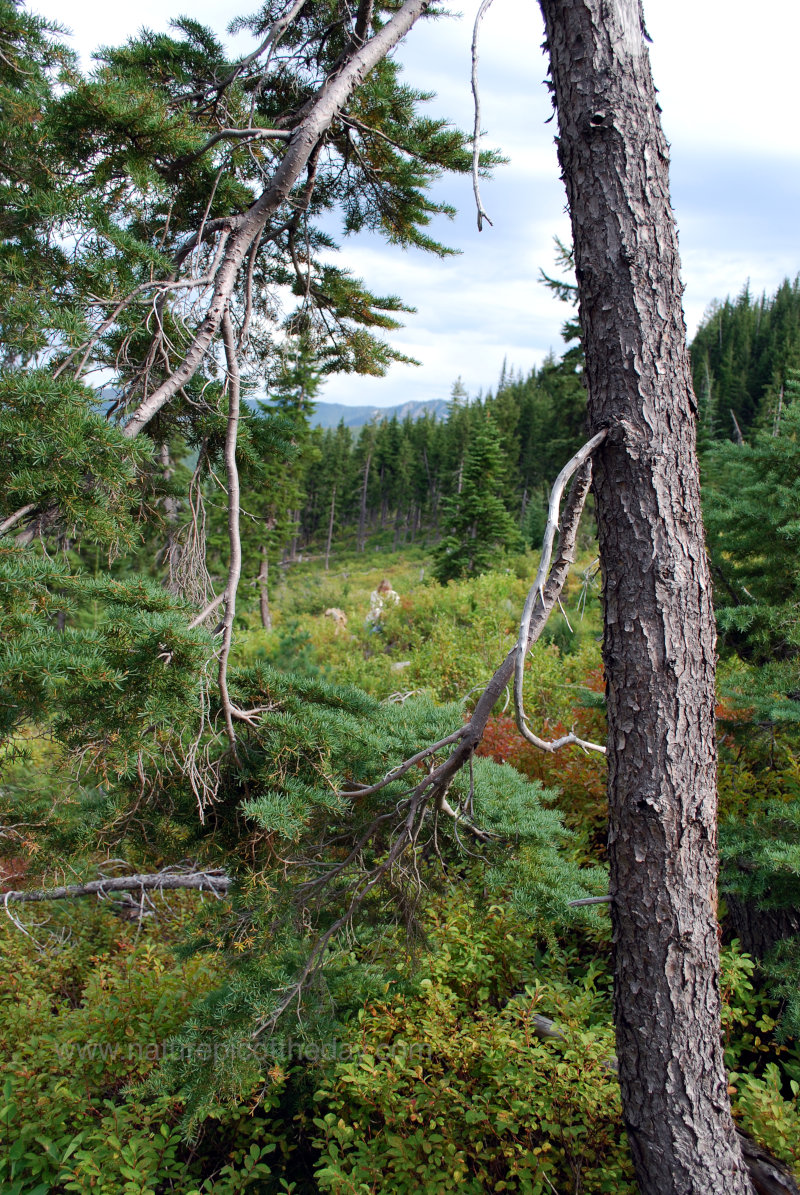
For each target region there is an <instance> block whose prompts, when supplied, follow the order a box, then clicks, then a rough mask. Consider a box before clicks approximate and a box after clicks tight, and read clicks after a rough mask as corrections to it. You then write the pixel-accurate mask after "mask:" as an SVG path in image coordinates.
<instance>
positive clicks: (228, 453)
mask: <svg viewBox="0 0 800 1195" xmlns="http://www.w3.org/2000/svg"><path fill="white" fill-rule="evenodd" d="M222 340H223V344H224V345H225V361H226V364H227V369H228V383H227V384H228V426H227V430H226V433H225V475H226V480H227V490H228V544H229V549H230V559H229V562H228V581H227V584H226V586H225V593H224V600H225V613H224V614H223V617H222V647H221V649H220V653H219V672H218V682H219V694H220V700H221V702H222V713H223V716H224V718H225V729H226V731H227V734H228V739H229V740H230V744H231V746H232V747H233V749H234V751H235V750H236V734H235V732H234V729H233V707H232V705H231V699H230V696H229V694H228V657H229V655H230V651H231V639H232V636H233V620H234V618H235V617H236V592H237V590H238V588H239V579H240V577H241V575H242V541H241V536H240V531H239V470H238V468H237V466H236V440H237V437H238V433H239V398H240V377H239V360H238V354H237V351H236V339H235V336H234V331H233V320H232V319H231V313H230V311H229V310H227V309H226V311H225V314H224V315H223V317H222Z"/></svg>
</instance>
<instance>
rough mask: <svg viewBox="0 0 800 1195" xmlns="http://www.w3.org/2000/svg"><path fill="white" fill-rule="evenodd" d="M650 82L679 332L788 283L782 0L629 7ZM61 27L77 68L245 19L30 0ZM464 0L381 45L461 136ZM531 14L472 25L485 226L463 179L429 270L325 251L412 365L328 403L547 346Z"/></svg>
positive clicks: (544, 113)
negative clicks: (477, 35) (675, 244)
mask: <svg viewBox="0 0 800 1195" xmlns="http://www.w3.org/2000/svg"><path fill="white" fill-rule="evenodd" d="M644 3H645V16H646V21H647V27H648V32H649V33H650V36H651V37H652V39H653V44H652V46H651V47H650V53H651V61H652V65H653V75H654V78H655V82H656V86H657V87H658V88H659V91H660V102H661V107H662V109H663V121H664V127H665V131H666V134H667V137H668V139H669V141H670V142H671V146H672V198H673V205H674V208H675V212H676V216H677V220H678V227H679V230H680V243H681V251H682V259H683V278H684V282H685V283H686V292H685V295H684V306H685V311H686V318H687V324H688V329H689V334H690V335H691V334H692V332H693V331H694V329H695V328H696V327H697V324H698V322H699V321H700V319H701V318H702V315H703V312H704V310H705V308H706V307H707V305H708V304H709V303H710V302H711V301H712V300H713V299H715V298H716V299H724V298H725V297H726V296H727V295H736V294H737V293H738V292H739V291H740V290H741V288H742V286H743V285H744V283H745V282H746V281H747V280H748V279H749V280H750V286H751V290H753V291H754V292H756V293H760V292H761V291H762V290H766V291H767V292H771V291H773V290H774V289H775V288H776V287H777V286H778V285H779V283H780V282H781V281H782V280H783V278H785V277H786V276H790V277H792V278H794V277H795V275H796V274H797V273H798V272H800V152H798V151H799V150H800V136H799V135H798V115H797V113H798V94H797V76H796V56H797V46H798V44H800V5H798V4H797V3H796V0H760V3H759V4H758V5H754V4H753V3H752V0H748V2H747V3H746V4H745V2H744V0H644ZM29 6H30V7H31V8H32V9H33V10H35V11H38V12H40V13H42V14H43V15H45V16H48V17H51V18H53V19H55V20H59V21H61V22H62V23H63V24H65V25H67V26H68V27H69V28H70V29H71V30H72V32H73V34H74V45H75V47H76V48H77V49H78V50H79V51H80V53H81V55H82V57H83V59H84V62H85V64H86V65H87V66H88V65H89V63H90V56H91V52H92V50H93V49H94V48H95V47H96V46H98V45H101V44H113V43H115V42H120V41H124V40H125V39H126V38H127V37H129V36H131V35H132V34H133V33H135V32H136V30H137V29H138V28H139V27H141V26H142V25H146V26H148V27H150V28H155V29H163V28H165V27H166V25H167V22H168V20H169V18H170V17H171V16H173V15H177V14H179V13H182V12H188V13H189V14H190V15H191V16H193V17H194V18H195V19H198V20H202V21H204V22H205V23H207V24H208V25H210V26H212V28H214V30H215V31H216V32H217V33H218V34H220V35H221V34H223V33H224V30H225V27H226V25H227V24H228V22H229V21H230V19H231V18H232V17H233V16H235V15H237V13H239V12H249V11H251V9H252V8H254V7H255V2H253V3H251V4H250V5H248V4H247V3H245V4H244V5H243V7H242V8H241V9H240V8H239V7H238V6H236V5H230V3H229V2H228V3H222V2H221V0H175V3H174V4H173V3H172V0H137V3H136V4H135V5H130V6H129V5H123V4H112V3H108V2H107V0H106V2H104V3H100V2H99V0H39V2H32V3H30V5H29ZM476 8H477V0H471V3H470V4H469V5H468V6H466V7H465V9H464V15H463V16H462V17H460V18H447V19H442V20H438V21H436V22H427V23H423V24H422V25H419V26H417V27H416V28H415V29H413V30H412V32H411V34H410V35H409V37H408V39H407V40H406V42H405V43H404V44H403V45H402V46H401V47H400V49H399V52H398V55H397V56H398V58H399V60H400V61H401V62H402V63H403V64H404V66H405V68H406V77H407V80H408V81H409V82H410V83H412V84H413V85H416V86H418V87H421V88H425V89H426V90H433V91H436V93H437V99H436V100H435V101H434V102H433V103H432V105H431V106H430V107H431V111H432V112H435V113H436V114H437V115H440V114H441V115H444V116H446V117H448V118H449V119H451V120H452V121H454V122H455V123H458V124H461V125H462V126H464V127H469V128H471V125H472V110H471V94H470V85H469V76H470V56H469V45H470V38H471V31H472V20H473V18H474V9H476ZM542 38H543V31H542V23H541V16H540V13H539V9H538V5H537V4H536V3H535V2H534V0H495V3H494V5H493V7H492V8H491V9H490V10H489V12H488V14H487V16H486V18H485V19H484V22H483V32H482V44H481V56H480V71H481V93H482V95H481V103H482V119H483V126H484V129H485V130H486V136H485V138H484V144H485V145H487V146H496V147H498V148H499V149H501V150H502V152H503V153H504V154H505V155H506V156H507V157H508V158H510V163H509V165H508V166H504V167H501V168H499V169H498V170H497V172H496V174H495V177H494V179H493V180H492V181H490V182H488V183H485V184H484V186H483V193H484V206H485V208H486V210H487V211H488V213H489V215H490V216H491V218H492V220H493V221H494V227H492V228H486V227H484V231H483V232H482V233H480V234H479V233H478V232H477V228H476V221H475V214H474V207H473V202H472V194H471V184H470V181H469V179H466V178H465V179H460V178H459V179H455V180H454V179H450V180H447V181H443V182H442V184H441V186H440V191H439V193H440V194H441V196H443V197H444V198H446V199H448V200H449V201H450V202H452V203H454V204H455V205H456V207H457V208H458V209H459V214H458V216H457V217H456V219H455V221H453V222H452V223H451V222H450V221H447V220H444V219H442V221H441V223H440V224H439V225H438V226H437V227H435V228H434V230H433V231H434V234H435V235H438V237H439V239H441V240H444V241H445V242H446V243H447V244H449V245H451V246H453V247H455V248H458V249H460V250H461V251H462V252H461V254H460V255H459V256H457V257H453V258H450V259H448V260H446V261H444V262H442V261H439V260H438V259H436V258H433V257H430V256H429V255H426V254H423V253H420V252H417V251H408V252H402V251H400V250H397V249H394V248H391V247H386V246H384V245H383V244H382V243H381V242H380V241H379V240H378V239H377V238H374V237H369V236H365V235H359V236H357V237H351V238H349V239H348V240H347V241H346V242H345V243H344V245H343V249H342V254H341V255H340V256H341V258H342V260H343V264H346V265H347V266H348V267H349V268H351V269H352V270H353V272H354V273H356V274H357V275H358V276H360V277H362V278H363V279H364V281H365V282H366V283H367V285H368V286H369V287H370V288H371V289H372V290H374V291H376V292H378V293H383V294H399V295H400V296H401V298H402V299H403V300H404V301H405V302H407V303H409V304H411V305H413V306H415V307H416V308H417V313H416V314H415V315H411V316H408V317H406V326H405V328H404V329H403V330H402V331H400V332H397V333H395V334H394V335H393V337H392V340H393V343H394V344H395V345H396V346H397V347H398V348H399V349H400V350H401V351H402V352H404V353H408V354H409V355H410V356H412V357H416V358H417V359H418V360H420V361H421V362H422V367H421V368H414V367H413V366H393V367H392V369H391V370H390V372H389V374H388V375H387V377H386V378H383V379H375V378H351V377H341V378H336V379H333V380H331V381H330V382H329V383H328V384H327V386H326V388H325V392H324V393H323V394H322V395H321V397H322V398H324V399H326V400H328V401H336V402H350V403H369V404H374V405H376V406H389V405H393V404H395V403H399V402H404V401H406V400H408V399H429V398H441V397H445V396H446V395H447V394H448V393H449V391H450V388H451V385H452V383H453V381H454V380H455V378H456V377H458V376H459V375H460V376H461V377H462V379H463V381H464V384H465V385H466V387H467V389H468V390H469V391H470V393H472V394H474V393H476V392H477V391H478V390H479V389H483V390H484V391H485V390H487V389H489V388H492V387H493V386H494V384H495V383H496V380H497V377H498V374H499V372H500V369H501V366H502V363H503V359H504V357H507V359H508V363H509V365H513V366H514V367H515V368H516V369H521V370H523V371H524V372H527V371H528V370H530V369H531V368H532V367H533V366H535V365H538V364H539V363H540V362H541V361H542V359H543V358H544V356H545V355H546V354H547V352H548V351H549V350H550V349H552V350H553V351H554V352H555V353H559V352H560V350H561V348H562V345H561V338H560V335H559V329H560V327H561V324H562V322H563V320H564V318H565V316H566V311H565V309H564V308H563V306H562V305H560V304H559V303H558V302H557V301H556V300H555V299H554V298H553V297H552V296H551V295H550V293H549V291H547V290H546V289H545V288H544V287H543V286H541V285H540V284H539V283H538V282H537V278H538V274H539V269H540V268H542V267H543V268H544V269H545V270H547V271H548V272H550V271H551V270H552V269H553V237H554V236H560V237H562V239H565V240H567V239H568V238H569V223H568V220H567V217H566V214H565V211H564V207H565V202H566V200H565V195H564V190H563V187H562V185H561V182H560V180H559V177H558V167H557V164H556V156H555V148H554V145H553V135H554V128H555V126H554V123H553V124H546V123H545V122H546V121H547V120H548V117H549V116H550V115H551V111H552V109H551V106H550V99H549V94H548V92H547V90H546V88H545V86H544V83H543V80H544V77H545V74H546V64H545V61H544V58H543V57H542V53H541V50H540V48H539V47H540V44H541V42H542Z"/></svg>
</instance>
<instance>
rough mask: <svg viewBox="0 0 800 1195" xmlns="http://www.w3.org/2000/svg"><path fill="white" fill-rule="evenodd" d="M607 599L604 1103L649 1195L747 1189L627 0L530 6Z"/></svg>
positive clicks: (676, 423) (638, 55)
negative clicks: (560, 212)
mask: <svg viewBox="0 0 800 1195" xmlns="http://www.w3.org/2000/svg"><path fill="white" fill-rule="evenodd" d="M540 3H541V8H542V11H543V14H544V18H545V25H546V31H547V46H548V49H549V53H550V62H551V72H552V84H553V89H554V93H555V103H556V108H557V111H558V122H559V138H558V151H559V160H560V163H561V167H562V173H563V177H564V182H565V185H566V189H567V197H568V200H569V207H570V215H571V220H572V231H573V238H574V247H575V267H576V274H577V280H578V288H579V297H580V313H581V325H582V328H583V336H584V347H585V352H586V375H587V381H588V388H589V422H590V427H589V431H590V434H594V433H596V432H598V431H599V430H601V429H602V428H608V437H607V439H606V441H605V443H604V444H603V445H602V446H601V447H600V449H599V450H598V453H597V457H596V460H595V471H594V478H595V480H594V490H595V498H596V505H597V519H598V527H599V537H600V559H601V566H602V573H603V587H604V601H605V640H604V661H605V671H606V687H607V699H608V731H609V738H608V763H609V776H608V793H609V862H610V869H611V878H610V892H611V896H612V904H611V915H612V923H613V941H614V974H615V1024H616V1033H617V1056H618V1060H619V1076H620V1088H621V1094H622V1107H623V1114H624V1119H625V1123H626V1126H627V1130H628V1135H629V1139H630V1146H631V1151H632V1155H633V1161H634V1166H635V1169H636V1175H637V1180H638V1182H639V1185H640V1187H641V1190H642V1191H643V1192H645V1193H646V1195H670V1193H675V1195H677V1193H680V1195H689V1193H692V1195H712V1193H719V1195H723V1192H724V1193H725V1195H739V1193H744V1192H750V1191H751V1190H752V1188H751V1185H750V1181H749V1178H748V1175H747V1171H746V1169H745V1166H744V1163H743V1160H742V1155H741V1150H740V1147H739V1145H738V1143H737V1140H736V1134H735V1130H734V1125H733V1120H732V1117H731V1112H730V1104H729V1099H728V1094H727V1080H726V1075H725V1069H724V1064H723V1057H722V1046H721V1039H720V996H719V949H718V939H717V921H716V882H717V857H716V744H715V729H714V671H715V631H714V616H713V610H712V605H711V583H710V578H709V573H708V567H707V563H706V556H705V549H704V541H703V529H702V523H701V515H700V489H699V480H698V469H697V457H696V450H695V400H694V396H693V393H692V383H691V374H690V370H689V361H688V353H687V348H686V331H685V326H684V319H683V311H682V307H681V294H682V286H681V282H680V275H679V257H678V243H677V235H676V230H675V224H674V220H673V215H672V209H671V205H670V198H669V181H668V152H667V143H666V140H665V138H664V135H663V132H662V130H661V126H660V122H659V107H658V104H657V102H656V96H655V90H654V87H653V83H652V78H651V74H650V65H649V57H648V54H647V49H646V46H645V38H646V34H645V31H644V26H643V15H642V10H641V5H640V3H639V0H540Z"/></svg>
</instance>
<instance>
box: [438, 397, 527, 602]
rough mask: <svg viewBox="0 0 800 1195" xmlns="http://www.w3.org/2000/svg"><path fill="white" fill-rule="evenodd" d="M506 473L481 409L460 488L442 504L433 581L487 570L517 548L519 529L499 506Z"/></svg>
mask: <svg viewBox="0 0 800 1195" xmlns="http://www.w3.org/2000/svg"><path fill="white" fill-rule="evenodd" d="M507 472H508V463H507V461H506V460H505V459H504V457H503V450H502V445H501V440H500V434H499V432H498V430H497V427H496V426H495V424H494V422H493V421H492V419H491V418H490V416H489V414H488V412H486V411H483V410H481V411H480V412H479V413H478V417H477V419H476V420H475V423H474V426H473V429H472V435H471V437H470V440H469V443H468V445H467V448H466V454H465V457H464V466H463V473H462V476H461V488H460V490H457V491H456V493H454V494H453V495H451V496H450V497H449V498H448V499H446V500H445V502H444V503H443V504H442V516H441V517H442V526H443V527H444V528H445V529H446V534H445V536H444V538H443V539H442V541H441V543H440V544H439V545H438V547H437V549H436V554H435V564H434V576H435V577H436V579H437V580H438V581H441V582H442V583H446V582H447V581H450V580H452V579H454V578H456V577H463V576H467V575H473V576H474V575H477V574H478V573H483V572H486V570H487V569H489V568H491V567H492V566H493V565H495V564H497V562H498V560H499V558H500V557H501V555H502V554H503V552H505V551H507V550H509V549H514V548H517V547H519V546H520V535H519V529H518V527H517V524H516V523H515V521H514V519H513V518H512V516H511V515H510V514H509V512H508V510H507V509H506V505H505V502H504V494H505V493H506V492H507V481H506V478H507Z"/></svg>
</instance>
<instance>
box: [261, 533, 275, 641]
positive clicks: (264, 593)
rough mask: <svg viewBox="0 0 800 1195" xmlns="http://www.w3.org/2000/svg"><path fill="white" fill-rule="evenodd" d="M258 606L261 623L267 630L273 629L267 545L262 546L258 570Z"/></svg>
mask: <svg viewBox="0 0 800 1195" xmlns="http://www.w3.org/2000/svg"><path fill="white" fill-rule="evenodd" d="M257 580H258V606H259V610H260V611H261V625H262V627H263V628H264V630H265V631H271V630H272V613H271V612H270V608H269V560H268V559H267V549H266V545H262V548H261V567H260V568H259V570H258V577H257Z"/></svg>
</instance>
